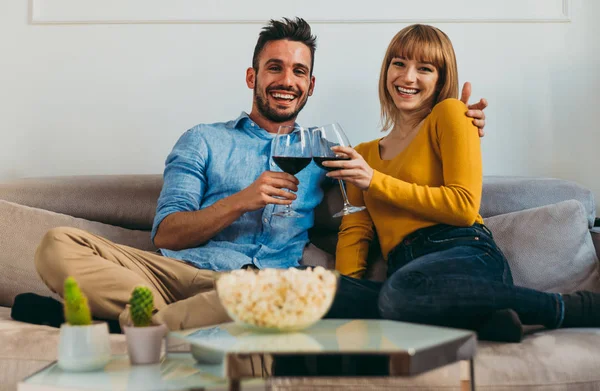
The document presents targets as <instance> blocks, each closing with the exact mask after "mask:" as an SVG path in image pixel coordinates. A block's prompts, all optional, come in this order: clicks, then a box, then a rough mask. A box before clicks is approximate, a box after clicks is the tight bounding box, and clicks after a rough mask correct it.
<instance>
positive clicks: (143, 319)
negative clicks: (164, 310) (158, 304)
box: [129, 285, 154, 327]
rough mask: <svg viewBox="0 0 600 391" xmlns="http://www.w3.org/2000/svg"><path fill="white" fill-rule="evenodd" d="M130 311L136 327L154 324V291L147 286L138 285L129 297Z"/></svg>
mask: <svg viewBox="0 0 600 391" xmlns="http://www.w3.org/2000/svg"><path fill="white" fill-rule="evenodd" d="M129 304H130V307H129V312H130V314H131V320H132V322H133V325H134V326H135V327H147V326H150V325H151V324H152V311H153V310H154V297H153V296H152V291H151V290H150V289H149V288H147V287H145V286H141V285H140V286H136V287H135V288H134V289H133V292H131V298H130V299H129Z"/></svg>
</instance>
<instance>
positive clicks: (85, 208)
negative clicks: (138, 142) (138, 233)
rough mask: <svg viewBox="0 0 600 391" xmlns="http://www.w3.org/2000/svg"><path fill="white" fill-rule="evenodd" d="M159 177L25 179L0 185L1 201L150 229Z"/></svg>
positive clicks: (120, 225) (119, 176)
mask: <svg viewBox="0 0 600 391" xmlns="http://www.w3.org/2000/svg"><path fill="white" fill-rule="evenodd" d="M161 187H162V175H91V176H70V177H48V178H28V179H21V180H18V181H14V182H10V183H3V184H0V200H5V201H10V202H14V203H16V204H21V205H26V206H31V207H34V208H39V209H45V210H49V211H52V212H56V213H61V214H65V215H69V216H73V217H78V218H81V219H86V220H90V221H97V222H100V223H105V224H110V225H116V226H119V227H124V228H129V229H138V230H150V229H152V220H153V219H154V214H155V213H156V201H157V200H158V195H159V194H160V190H161Z"/></svg>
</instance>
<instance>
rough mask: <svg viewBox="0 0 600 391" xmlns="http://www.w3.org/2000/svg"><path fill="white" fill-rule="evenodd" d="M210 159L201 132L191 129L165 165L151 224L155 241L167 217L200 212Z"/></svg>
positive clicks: (175, 147) (183, 136) (182, 137)
mask: <svg viewBox="0 0 600 391" xmlns="http://www.w3.org/2000/svg"><path fill="white" fill-rule="evenodd" d="M209 158H210V157H209V156H208V148H207V147H206V142H205V140H204V138H203V137H202V131H201V129H198V128H193V129H190V130H188V131H187V132H185V133H184V134H183V135H182V136H181V137H180V138H179V140H178V141H177V143H176V144H175V146H174V147H173V150H172V151H171V153H170V154H169V156H168V157H167V160H166V162H165V171H164V174H163V187H162V191H161V192H160V196H159V198H158V203H157V206H156V215H155V216H154V223H153V225H152V233H151V239H152V241H154V237H155V236H156V232H157V231H158V227H159V225H160V223H161V222H162V221H163V220H164V218H165V217H167V216H168V215H170V214H171V213H175V212H190V211H196V210H198V209H200V205H201V203H202V197H203V196H204V193H205V191H206V165H207V162H208V160H209Z"/></svg>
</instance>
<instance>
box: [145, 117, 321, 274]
mask: <svg viewBox="0 0 600 391" xmlns="http://www.w3.org/2000/svg"><path fill="white" fill-rule="evenodd" d="M274 137H275V135H273V134H271V133H268V132H267V131H266V130H264V129H262V128H260V127H259V126H258V125H257V124H255V123H254V122H253V121H252V120H251V119H250V118H249V117H248V115H247V114H246V113H242V114H241V115H240V116H239V117H238V118H237V119H236V120H233V121H229V122H225V123H215V124H200V125H197V126H195V127H193V128H192V129H190V130H188V131H187V132H185V133H184V134H183V135H182V136H181V137H180V138H179V140H178V141H177V143H176V144H175V146H174V147H173V150H172V151H171V153H170V154H169V156H168V157H167V160H166V163H165V171H164V183H163V188H162V191H161V193H160V197H159V199H158V205H157V208H156V216H155V218H154V224H153V227H152V240H154V237H155V236H156V231H157V229H158V226H159V224H160V223H161V221H163V219H164V218H165V217H167V216H168V215H169V214H171V213H174V212H182V211H196V210H200V209H203V208H206V207H208V206H210V205H212V204H214V203H215V202H217V201H218V200H220V199H222V198H225V197H228V196H230V195H232V194H234V193H237V192H239V191H240V190H243V189H244V188H246V187H248V186H249V185H250V184H251V183H252V182H254V181H255V180H256V179H257V178H258V177H259V176H260V174H262V173H263V172H264V171H267V170H270V171H279V172H281V169H279V167H277V165H276V164H275V163H274V162H273V159H272V155H273V143H272V141H273V139H274ZM296 177H297V178H298V180H299V181H300V184H299V185H298V192H297V195H298V198H297V199H296V200H295V201H294V202H293V204H292V208H293V209H294V210H296V211H297V212H299V213H302V214H304V215H305V217H303V218H290V217H278V216H273V213H274V212H275V211H276V210H280V208H283V207H284V206H279V205H277V206H276V205H267V206H266V207H265V208H263V209H259V210H256V211H253V212H248V213H245V214H243V215H242V216H241V217H240V218H239V219H237V220H236V221H234V222H233V224H231V225H230V226H228V227H227V228H225V229H224V230H223V231H221V232H220V233H218V234H217V235H216V236H215V237H213V238H212V239H211V240H210V241H208V242H207V243H206V244H204V245H202V246H200V247H195V248H188V249H184V250H180V251H173V250H167V249H161V250H160V251H161V253H162V254H163V255H164V256H167V257H171V258H176V259H180V260H183V261H186V262H188V263H190V264H192V265H194V266H196V267H198V268H202V269H212V270H217V271H219V270H231V269H239V268H240V267H242V266H243V265H245V264H250V263H251V264H254V265H255V266H257V267H258V268H261V269H262V268H267V267H272V268H287V267H293V266H298V265H299V262H300V259H301V257H302V252H303V249H304V246H305V245H306V244H307V243H308V232H307V231H308V229H309V228H311V227H312V226H313V222H314V208H315V207H316V206H317V205H318V204H319V203H320V202H321V200H322V199H323V189H322V187H321V185H322V184H323V182H324V181H325V180H327V179H328V178H327V177H325V171H323V170H321V169H320V168H319V167H318V166H317V165H316V164H315V163H314V162H311V163H310V164H309V165H308V166H307V167H306V168H305V169H304V170H302V171H300V172H299V173H298V174H296Z"/></svg>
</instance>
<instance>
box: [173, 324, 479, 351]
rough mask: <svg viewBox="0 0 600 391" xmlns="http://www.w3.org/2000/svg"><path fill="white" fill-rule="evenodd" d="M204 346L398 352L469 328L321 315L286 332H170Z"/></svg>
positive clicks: (463, 336)
mask: <svg viewBox="0 0 600 391" xmlns="http://www.w3.org/2000/svg"><path fill="white" fill-rule="evenodd" d="M170 336H173V337H176V338H182V339H185V340H186V341H187V342H189V343H191V344H193V345H196V346H200V347H202V348H204V349H209V350H214V351H220V352H223V353H297V352H316V353H318V352H321V353H398V352H407V353H409V354H413V353H415V352H419V351H420V350H425V349H429V348H432V347H435V346H439V345H442V344H445V343H448V342H456V341H462V340H467V339H469V338H471V337H472V336H474V333H473V332H472V331H467V330H459V329H450V328H443V327H434V326H423V325H418V324H414V323H405V322H396V321H390V320H346V319H325V320H321V321H319V322H317V323H316V324H315V325H314V326H312V327H310V328H308V329H305V330H302V331H297V332H290V333H261V332H257V331H251V330H248V329H245V328H242V327H241V326H239V325H237V324H235V323H233V322H232V323H224V324H221V325H217V326H213V327H204V328H200V329H190V330H183V331H177V332H171V333H170Z"/></svg>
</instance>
